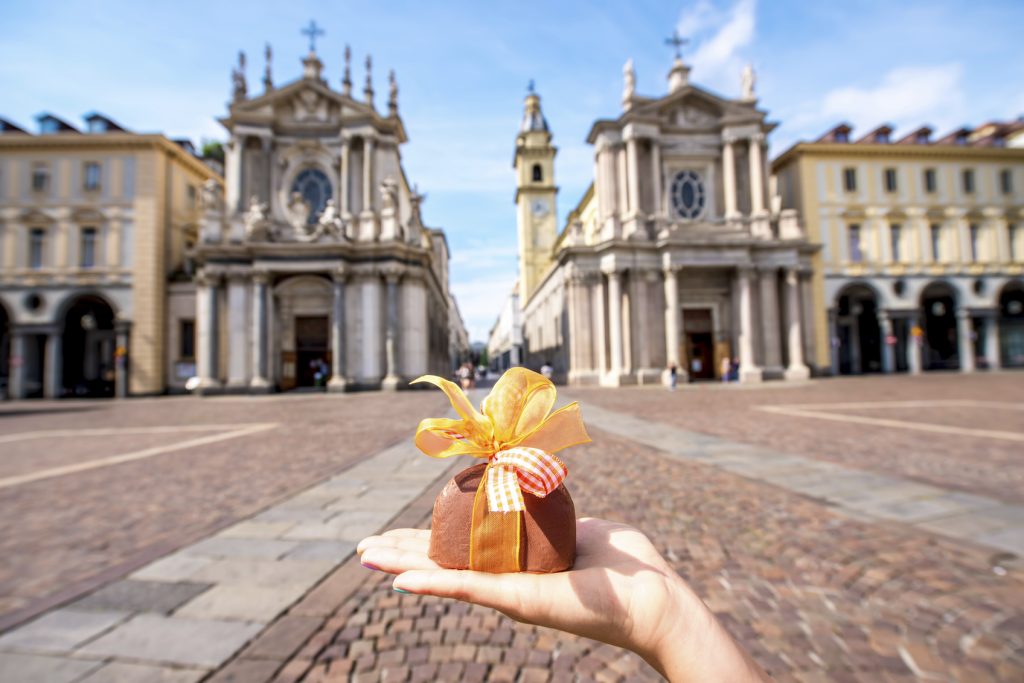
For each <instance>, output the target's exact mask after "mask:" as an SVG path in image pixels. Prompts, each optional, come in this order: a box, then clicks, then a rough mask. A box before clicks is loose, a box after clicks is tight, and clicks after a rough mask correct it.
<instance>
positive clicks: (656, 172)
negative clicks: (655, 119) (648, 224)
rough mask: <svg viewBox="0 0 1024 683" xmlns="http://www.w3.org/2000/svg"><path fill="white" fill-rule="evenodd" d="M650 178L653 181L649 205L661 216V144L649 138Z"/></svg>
mask: <svg viewBox="0 0 1024 683" xmlns="http://www.w3.org/2000/svg"><path fill="white" fill-rule="evenodd" d="M651 180H652V181H653V183H654V186H653V187H654V206H652V207H651V213H653V214H654V215H655V216H661V215H662V209H663V207H664V201H663V197H662V196H661V146H660V145H659V144H658V141H657V140H651Z"/></svg>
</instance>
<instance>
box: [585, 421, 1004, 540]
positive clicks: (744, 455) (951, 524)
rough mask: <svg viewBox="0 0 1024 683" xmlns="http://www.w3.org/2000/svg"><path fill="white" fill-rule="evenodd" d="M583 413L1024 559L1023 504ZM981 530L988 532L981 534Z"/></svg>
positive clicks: (761, 477)
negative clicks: (737, 446)
mask: <svg viewBox="0 0 1024 683" xmlns="http://www.w3.org/2000/svg"><path fill="white" fill-rule="evenodd" d="M586 417H587V421H588V422H590V423H593V424H595V425H600V426H601V428H602V429H604V430H606V431H608V432H611V433H613V434H617V435H619V436H624V437H627V438H629V439H631V440H633V441H636V442H637V443H641V444H644V445H646V446H650V447H653V448H657V449H658V450H661V451H664V452H665V453H667V454H668V455H669V456H671V457H673V458H677V459H680V460H687V461H695V460H696V461H700V462H705V463H708V464H710V465H713V466H715V467H718V468H720V469H723V470H728V471H730V472H733V473H736V474H740V475H742V476H745V477H748V478H750V479H754V480H757V481H765V482H768V483H771V484H774V485H776V486H779V487H781V488H784V489H787V490H790V491H795V492H798V493H803V494H805V495H809V496H813V497H816V498H820V499H822V500H824V501H826V502H828V503H830V504H832V505H835V506H837V507H839V508H840V509H842V510H844V511H849V512H850V513H852V514H853V515H855V516H857V517H859V518H864V517H867V518H875V519H884V520H892V521H898V522H904V523H907V524H912V525H915V526H916V525H920V528H922V529H925V530H928V531H932V532H935V533H940V534H943V535H945V536H950V537H953V538H958V539H961V540H966V541H970V542H972V543H981V544H984V545H987V546H990V547H992V548H996V549H998V550H1002V551H1005V552H1009V553H1013V554H1014V555H1016V556H1017V557H1024V506H1020V505H1014V504H1011V503H1004V502H1002V501H999V500H996V499H993V498H988V497H986V496H980V495H971V494H964V493H962V492H959V491H954V490H952V489H946V488H942V487H938V486H931V485H928V484H921V483H918V482H914V481H910V480H907V479H903V478H901V477H897V476H892V475H887V474H878V473H874V472H866V471H861V470H857V469H854V468H851V467H847V466H844V465H839V464H836V463H832V462H825V461H821V460H815V459H813V458H807V457H803V456H798V455H792V454H785V453H778V452H775V451H771V450H768V449H764V448H758V447H751V448H746V449H736V448H734V447H733V445H732V444H730V442H728V441H726V440H724V439H719V438H718V437H714V436H708V435H704V434H695V433H694V432H689V431H687V430H684V429H679V428H676V427H672V426H670V425H664V424H657V425H656V426H655V424H654V423H652V422H650V421H647V420H644V419H641V418H639V417H635V416H632V415H627V414H623V413H620V412H616V411H612V410H608V409H605V408H602V407H599V406H596V405H593V404H589V405H587V410H586ZM716 442H717V444H716ZM695 443H700V444H702V446H701V447H702V448H703V449H704V453H702V454H701V456H700V457H694V455H693V452H692V451H691V446H690V445H691V444H695ZM719 444H720V445H721V449H720V450H719V449H718V446H719ZM979 528H983V529H984V531H982V532H981V533H979V532H978V529H979Z"/></svg>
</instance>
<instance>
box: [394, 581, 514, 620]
mask: <svg viewBox="0 0 1024 683" xmlns="http://www.w3.org/2000/svg"><path fill="white" fill-rule="evenodd" d="M532 578H533V577H531V576H530V575H529V574H489V573H487V572H475V571H466V570H455V569H435V570H426V571H424V570H412V571H408V572H405V573H403V574H401V575H399V576H398V577H397V578H396V579H395V581H394V583H393V584H392V585H393V586H394V587H395V588H397V589H399V590H404V591H408V592H409V593H417V594H420V595H435V596H437V597H439V598H453V599H455V600H462V601H463V602H472V603H474V604H477V605H482V606H484V607H492V608H494V609H496V610H498V611H499V612H504V613H505V614H509V615H511V616H512V617H514V618H521V617H523V616H526V615H524V614H523V605H524V599H523V595H524V593H525V592H529V589H525V590H524V586H525V584H527V583H529V582H531V581H532Z"/></svg>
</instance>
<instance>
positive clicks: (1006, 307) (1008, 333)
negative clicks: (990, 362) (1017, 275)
mask: <svg viewBox="0 0 1024 683" xmlns="http://www.w3.org/2000/svg"><path fill="white" fill-rule="evenodd" d="M999 352H1000V353H999V357H1000V358H1002V361H1003V367H1004V368H1024V282H1021V281H1020V280H1015V281H1013V282H1009V283H1007V285H1006V286H1005V287H1003V291H1002V293H1001V294H1000V295H999Z"/></svg>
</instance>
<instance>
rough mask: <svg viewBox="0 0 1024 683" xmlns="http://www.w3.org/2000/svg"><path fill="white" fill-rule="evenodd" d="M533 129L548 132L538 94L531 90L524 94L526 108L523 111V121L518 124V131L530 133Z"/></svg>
mask: <svg viewBox="0 0 1024 683" xmlns="http://www.w3.org/2000/svg"><path fill="white" fill-rule="evenodd" d="M533 131H540V132H543V133H548V132H550V131H549V129H548V122H547V120H546V119H545V118H544V113H543V112H542V111H541V110H540V96H539V95H537V94H536V93H533V92H531V93H530V94H529V95H527V96H526V110H525V111H524V112H523V122H522V124H520V126H519V132H520V133H530V132H533Z"/></svg>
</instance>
